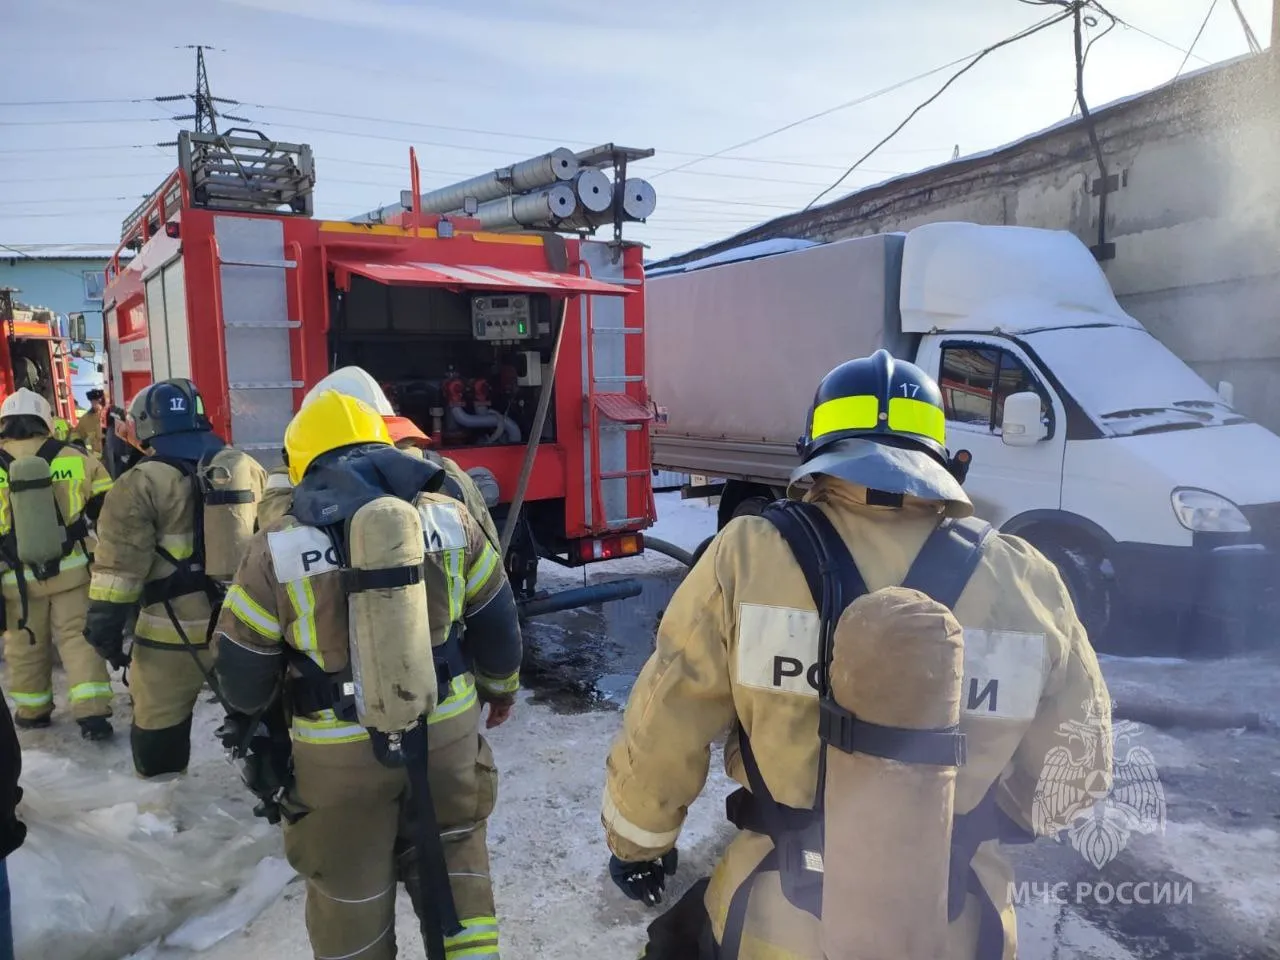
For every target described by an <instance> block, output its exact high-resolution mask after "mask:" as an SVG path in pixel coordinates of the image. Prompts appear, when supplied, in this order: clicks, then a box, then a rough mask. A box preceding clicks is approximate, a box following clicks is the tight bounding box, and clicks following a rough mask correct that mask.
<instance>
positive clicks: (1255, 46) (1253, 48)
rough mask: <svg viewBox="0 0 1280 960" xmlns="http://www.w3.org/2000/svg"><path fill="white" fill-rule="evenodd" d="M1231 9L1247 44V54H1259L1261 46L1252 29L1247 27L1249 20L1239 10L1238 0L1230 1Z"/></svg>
mask: <svg viewBox="0 0 1280 960" xmlns="http://www.w3.org/2000/svg"><path fill="white" fill-rule="evenodd" d="M1231 7H1232V9H1233V10H1235V12H1236V19H1237V20H1239V21H1240V27H1241V28H1242V29H1243V30H1244V39H1245V42H1246V43H1247V44H1249V52H1250V53H1261V52H1262V44H1260V43H1258V38H1257V37H1255V36H1254V35H1253V28H1252V27H1251V26H1249V18H1248V17H1246V16H1245V15H1244V11H1243V10H1241V9H1240V0H1231Z"/></svg>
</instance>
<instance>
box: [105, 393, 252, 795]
mask: <svg viewBox="0 0 1280 960" xmlns="http://www.w3.org/2000/svg"><path fill="white" fill-rule="evenodd" d="M129 418H130V423H131V427H132V429H133V431H134V433H135V435H136V437H137V439H138V442H139V443H140V444H141V445H142V447H143V448H144V450H145V452H146V454H147V456H146V457H144V458H143V459H142V460H141V461H140V462H138V463H137V464H136V465H135V466H133V467H131V468H130V469H129V470H127V471H126V472H125V473H124V474H122V475H121V476H120V478H119V479H118V480H117V481H116V485H115V487H114V489H113V490H112V491H111V494H110V495H109V496H108V497H107V500H106V503H105V505H104V507H103V510H102V515H101V517H99V520H98V527H99V531H100V534H101V542H100V544H99V547H98V553H97V562H96V563H95V566H94V571H93V581H92V583H91V584H90V587H89V598H90V607H89V616H88V623H87V625H86V629H85V636H86V638H87V639H88V640H89V642H90V643H91V644H93V646H94V647H95V649H97V651H98V652H99V654H100V655H101V656H102V657H103V659H105V660H107V661H108V662H110V663H111V664H112V665H113V666H117V667H119V666H126V665H127V666H129V667H130V670H129V691H130V693H131V694H132V697H133V726H132V728H131V730H130V741H131V744H132V748H133V762H134V768H135V769H136V771H137V773H138V775H139V776H142V777H155V776H160V775H165V774H174V773H182V772H185V770H186V768H187V762H188V760H189V759H190V754H191V719H192V711H193V710H194V708H195V705H196V700H197V698H198V697H199V694H200V690H201V689H202V688H203V687H204V686H205V683H206V673H207V672H208V671H210V670H211V669H212V665H213V659H212V651H211V649H210V643H211V641H210V638H209V633H210V626H211V624H210V621H211V619H212V617H213V610H214V604H215V602H216V600H215V598H214V596H213V595H212V594H211V590H210V584H209V582H207V581H206V579H205V578H204V576H203V564H204V559H205V558H204V557H203V556H197V555H196V552H197V547H198V546H201V547H202V546H203V544H197V539H198V537H197V532H198V529H199V530H202V527H203V523H202V517H201V516H199V515H198V514H199V513H200V512H201V511H200V509H199V506H198V499H197V494H196V489H195V486H194V483H195V481H194V479H193V473H194V471H195V470H196V468H197V465H199V464H201V463H202V462H207V460H208V459H209V458H211V457H213V456H215V455H217V454H218V453H220V452H221V451H224V450H227V449H229V448H228V447H227V445H226V444H225V443H224V442H223V440H222V439H221V438H220V437H218V436H217V435H215V434H214V433H213V431H212V426H211V424H210V423H209V420H208V419H207V418H206V416H205V413H204V402H203V400H202V399H201V397H200V394H199V393H198V392H197V390H196V388H195V385H194V384H192V383H191V381H189V380H184V379H175V380H162V381H160V382H158V383H155V384H152V385H150V386H148V387H146V388H144V389H143V390H142V391H141V392H140V393H139V394H138V395H137V396H136V397H135V398H134V400H133V402H132V403H131V404H130V409H129ZM251 485H252V486H253V487H255V488H256V494H257V495H258V496H260V495H261V493H262V489H263V488H264V487H265V486H266V471H265V470H264V469H262V467H261V466H257V465H256V464H255V477H254V480H253V482H252V484H251ZM198 522H199V523H200V526H199V527H198ZM175 561H176V563H175ZM166 603H167V605H168V606H167V607H166ZM137 608H140V609H139V610H138V614H137V623H136V625H135V627H134V640H133V646H132V649H131V650H130V651H129V652H128V653H126V652H125V650H124V636H125V631H126V626H127V621H128V618H129V616H130V614H131V613H132V612H133V611H134V610H135V609H137ZM171 613H172V615H171ZM175 620H176V621H177V623H176V624H175V622H174V621H175ZM193 654H194V656H193Z"/></svg>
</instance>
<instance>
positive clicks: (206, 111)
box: [156, 43, 253, 147]
mask: <svg viewBox="0 0 1280 960" xmlns="http://www.w3.org/2000/svg"><path fill="white" fill-rule="evenodd" d="M185 49H187V50H194V51H195V52H196V89H195V92H194V93H174V94H169V95H168V96H163V97H156V101H157V102H159V103H173V102H175V101H178V100H190V101H191V102H192V103H193V104H195V112H194V113H184V114H182V115H180V116H177V117H174V118H173V119H174V120H194V121H195V132H196V133H209V134H213V135H214V136H217V134H218V119H219V118H221V119H223V120H234V121H236V122H238V123H252V122H253V121H251V120H249V119H248V118H247V117H237V116H233V115H232V114H229V113H221V112H220V111H219V110H218V107H217V104H219V103H229V104H231V105H233V106H239V105H240V101H239V100H231V99H228V98H227V97H215V96H214V95H213V94H212V93H210V92H209V73H208V71H207V70H206V69H205V65H204V52H205V51H206V50H209V49H211V48H210V47H207V46H205V45H204V44H202V43H195V44H188V45H187V46H186V47H185ZM176 144H177V142H176V141H172V142H169V143H160V144H157V146H161V147H172V146H176Z"/></svg>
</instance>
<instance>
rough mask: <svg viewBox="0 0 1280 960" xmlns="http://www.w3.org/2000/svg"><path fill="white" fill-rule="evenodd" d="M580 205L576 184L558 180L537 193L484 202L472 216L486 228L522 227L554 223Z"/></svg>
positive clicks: (570, 213)
mask: <svg viewBox="0 0 1280 960" xmlns="http://www.w3.org/2000/svg"><path fill="white" fill-rule="evenodd" d="M577 206H578V199H577V197H576V196H575V195H574V192H573V187H571V186H569V185H568V184H567V183H557V184H555V185H554V186H550V187H547V188H546V189H545V190H538V191H537V192H535V193H525V194H521V195H519V196H514V197H502V198H500V199H498V200H492V201H490V202H489V203H485V204H481V205H480V207H479V208H478V209H477V210H476V212H475V213H474V214H473V216H474V217H475V219H477V220H479V221H480V225H481V226H482V227H485V228H487V229H501V228H503V227H508V228H514V229H519V228H521V227H527V226H529V225H530V224H534V223H543V222H547V221H551V222H555V221H559V220H562V219H564V218H565V217H571V216H573V213H574V211H575V210H576V209H577Z"/></svg>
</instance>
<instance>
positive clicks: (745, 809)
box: [720, 501, 1011, 960]
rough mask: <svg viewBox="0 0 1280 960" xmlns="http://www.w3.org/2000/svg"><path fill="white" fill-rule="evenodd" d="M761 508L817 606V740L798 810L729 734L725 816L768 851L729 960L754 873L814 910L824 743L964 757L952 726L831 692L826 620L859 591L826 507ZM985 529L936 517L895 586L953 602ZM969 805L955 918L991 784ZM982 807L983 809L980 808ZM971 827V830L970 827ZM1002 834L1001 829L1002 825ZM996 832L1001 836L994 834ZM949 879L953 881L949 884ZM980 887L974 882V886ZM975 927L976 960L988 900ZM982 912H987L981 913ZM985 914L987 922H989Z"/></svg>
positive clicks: (989, 812)
mask: <svg viewBox="0 0 1280 960" xmlns="http://www.w3.org/2000/svg"><path fill="white" fill-rule="evenodd" d="M763 516H764V518H765V519H767V520H768V521H769V522H770V523H772V524H773V525H774V527H775V528H776V529H777V530H778V532H779V533H780V534H781V535H782V537H783V539H784V540H786V542H787V545H788V546H789V547H790V548H791V552H792V554H793V555H794V557H795V560H796V563H797V564H798V565H799V566H800V569H801V571H802V572H803V573H804V577H805V581H806V582H807V583H808V585H809V592H810V593H811V595H812V597H813V602H814V606H815V607H816V608H817V610H818V614H819V644H818V657H819V661H818V670H817V674H818V676H817V680H818V698H819V710H820V713H819V735H820V737H821V739H822V748H821V750H820V752H819V755H818V780H817V791H816V795H815V806H814V808H813V809H809V810H801V809H796V808H793V807H787V806H784V805H782V804H780V803H778V802H777V801H776V800H775V799H774V798H773V796H772V795H771V794H770V792H769V789H768V787H767V786H766V784H765V782H764V778H763V776H762V775H761V773H760V768H759V765H758V764H757V762H756V759H755V755H754V753H753V751H752V749H751V743H750V739H749V738H748V736H747V733H746V731H745V730H743V729H741V727H740V728H739V731H738V738H739V745H740V747H741V751H742V761H743V767H744V770H745V773H746V776H747V782H748V784H749V785H750V789H749V791H748V790H746V789H740V790H737V791H735V792H734V793H733V794H731V795H730V796H729V798H728V800H727V802H726V811H727V813H728V815H729V819H730V821H732V822H733V823H734V824H735V825H736V826H738V827H739V828H741V829H747V830H753V831H755V832H758V833H764V834H767V835H768V836H769V837H770V839H772V840H773V843H774V849H773V851H771V852H770V853H769V854H768V856H766V857H765V858H764V860H763V861H762V862H761V863H760V865H759V866H757V867H756V869H755V871H753V873H752V875H751V876H749V877H748V878H747V879H746V880H745V881H744V882H743V884H742V886H741V887H739V888H738V890H736V891H735V892H734V895H733V897H732V899H731V901H730V904H729V911H728V914H727V916H726V918H725V929H724V937H723V942H722V943H721V947H720V956H721V957H722V958H723V960H736V957H737V955H738V950H739V947H740V944H741V939H742V928H743V924H744V922H745V920H746V907H747V901H748V899H749V896H750V890H751V886H752V884H753V882H754V879H755V876H756V875H757V874H759V873H762V872H767V871H773V870H776V871H778V872H779V873H780V875H781V876H780V879H781V881H782V888H783V893H784V894H785V895H786V897H787V899H788V900H789V901H790V902H791V903H792V904H793V905H795V906H796V907H798V908H799V909H802V910H806V911H807V912H809V913H811V914H812V915H814V916H815V917H818V916H820V915H821V910H822V872H821V871H822V866H821V862H822V861H821V855H822V810H823V794H824V790H825V784H826V751H827V747H828V746H829V745H830V746H834V747H836V748H837V749H840V750H843V751H845V752H849V753H851V752H854V751H857V752H859V753H865V754H869V755H872V756H877V757H884V758H886V759H894V760H900V761H903V762H908V763H927V764H938V765H951V766H960V765H962V764H963V763H964V762H965V746H964V737H963V734H961V733H960V732H959V730H958V728H947V729H945V730H936V731H918V730H904V729H899V728H895V727H884V726H880V725H878V724H872V723H867V722H865V721H863V720H860V719H858V718H857V717H855V716H853V714H851V713H850V712H849V711H848V710H845V709H844V708H843V707H841V706H840V705H839V704H837V703H836V702H835V701H834V700H833V699H832V697H831V691H830V678H829V671H830V666H831V657H832V653H833V646H834V634H835V628H836V624H837V623H838V622H839V619H840V615H841V614H842V613H843V612H844V610H845V608H846V607H847V606H848V605H849V604H850V603H852V602H853V601H854V600H855V599H857V598H858V597H859V596H861V595H862V594H864V593H866V592H867V586H866V583H865V581H864V580H863V579H862V575H861V574H860V573H859V571H858V567H857V564H856V562H855V561H854V558H853V556H852V554H851V553H850V552H849V548H848V546H846V544H845V542H844V540H843V539H842V538H841V537H840V535H839V533H838V532H837V531H836V529H835V527H834V526H832V524H831V521H830V520H829V519H828V518H827V516H826V514H825V513H823V512H822V510H821V509H820V508H819V507H818V506H816V505H815V504H810V503H799V502H794V501H779V502H777V503H774V504H771V505H770V506H769V507H768V508H766V509H765V511H764V513H763ZM992 533H993V531H992V528H991V526H990V525H989V524H987V523H984V522H982V521H981V520H977V519H965V520H954V519H946V520H943V521H942V522H941V523H940V524H939V525H938V526H937V527H936V528H935V529H934V530H933V532H932V533H931V534H930V535H929V538H928V539H927V540H926V541H925V543H924V546H923V547H922V548H921V550H920V553H919V554H918V556H917V557H916V560H915V562H914V563H913V564H912V566H911V569H910V570H909V571H908V573H907V576H906V577H905V578H904V580H903V582H902V586H904V587H909V588H912V589H915V590H919V591H921V592H922V593H924V594H926V595H928V596H930V597H932V598H933V599H934V600H936V601H938V602H939V603H941V604H943V605H945V606H947V607H951V608H953V607H954V606H955V605H956V603H957V601H958V600H959V599H960V595H961V593H963V592H964V588H965V585H966V584H967V583H968V582H969V578H970V577H971V576H972V575H973V572H974V570H975V569H976V568H977V565H978V563H979V562H980V560H981V558H982V551H983V547H984V546H985V544H986V541H987V539H988V537H990V536H991V535H992ZM979 808H981V810H982V811H983V813H982V814H981V815H979V809H975V810H974V811H972V812H971V813H970V814H967V815H965V816H962V817H958V818H957V820H956V826H955V831H954V833H955V838H954V839H953V844H952V884H951V887H952V890H951V893H952V896H951V902H950V904H949V908H950V909H949V914H950V918H951V919H953V920H954V919H955V917H957V916H959V913H960V911H961V910H962V909H963V906H964V894H965V892H966V890H967V889H972V888H973V886H974V885H975V882H976V877H970V876H969V875H970V874H971V873H972V870H971V868H970V861H971V860H972V859H973V855H974V853H975V852H976V850H977V847H978V845H979V844H980V843H981V842H982V841H983V840H986V839H993V838H995V836H998V835H1001V831H998V830H997V828H996V827H994V826H993V825H992V823H991V822H990V821H992V820H993V817H994V812H995V811H996V808H995V804H994V791H993V792H992V793H991V794H989V796H988V797H987V798H984V800H983V802H982V804H980V805H979ZM988 808H990V809H988ZM970 828H972V829H970ZM1003 833H1004V834H1010V835H1011V832H1010V831H1007V830H1006V831H1003ZM1001 839H1004V837H1003V836H1002V835H1001ZM957 877H958V878H959V883H957ZM977 891H978V892H981V887H980V886H979V887H978V888H977ZM984 908H985V909H984V916H983V923H982V926H983V933H982V935H981V936H980V948H982V949H988V950H989V949H990V944H991V943H992V942H993V941H992V936H994V937H995V940H994V943H995V944H996V947H995V949H996V952H995V953H994V954H991V953H990V952H987V953H983V952H982V949H980V951H979V960H987V958H988V957H989V956H994V957H996V958H998V957H999V955H1000V953H999V950H1000V949H1001V948H1002V946H1003V935H1002V933H1001V929H1000V926H999V923H1000V918H999V915H998V914H997V913H995V910H994V906H992V905H991V904H990V903H989V901H987V902H986V903H984ZM989 915H990V916H989ZM992 917H993V918H994V922H995V927H994V930H993V929H992V928H991V927H990V921H991V919H992Z"/></svg>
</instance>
